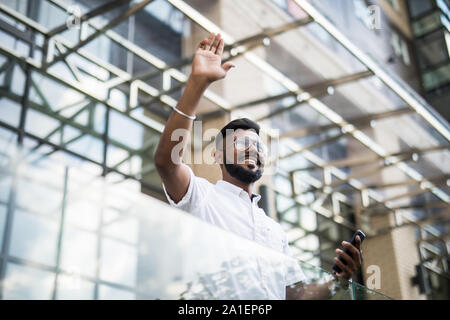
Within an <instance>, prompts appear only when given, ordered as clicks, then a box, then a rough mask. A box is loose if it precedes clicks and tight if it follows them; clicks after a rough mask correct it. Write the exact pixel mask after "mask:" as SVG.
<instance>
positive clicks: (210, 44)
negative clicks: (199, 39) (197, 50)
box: [205, 32, 215, 50]
mask: <svg viewBox="0 0 450 320" xmlns="http://www.w3.org/2000/svg"><path fill="white" fill-rule="evenodd" d="M214 36H215V34H214V33H212V32H211V33H210V34H209V37H208V39H207V40H208V42H207V43H206V46H205V50H211V46H212V44H213V42H214Z"/></svg>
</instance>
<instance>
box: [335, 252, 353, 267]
mask: <svg viewBox="0 0 450 320" xmlns="http://www.w3.org/2000/svg"><path fill="white" fill-rule="evenodd" d="M336 253H337V254H338V255H340V256H341V257H342V259H344V260H345V262H347V265H348V266H349V268H350V269H352V270H353V269H356V266H355V262H354V261H353V259H352V257H350V256H349V255H348V254H346V253H345V252H344V251H342V250H341V249H336Z"/></svg>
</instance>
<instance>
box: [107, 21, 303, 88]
mask: <svg viewBox="0 0 450 320" xmlns="http://www.w3.org/2000/svg"><path fill="white" fill-rule="evenodd" d="M310 22H312V19H311V18H310V17H307V18H303V19H299V20H295V21H292V22H289V23H286V24H284V25H281V26H278V27H274V28H267V29H264V31H263V32H260V33H257V34H255V35H252V36H249V37H246V38H243V39H241V40H238V41H236V42H234V43H232V44H226V45H225V46H224V52H227V51H230V50H231V49H233V48H237V47H239V46H243V45H247V44H248V43H252V42H261V41H262V40H264V38H270V37H275V36H277V35H279V34H281V33H284V32H286V31H289V30H293V29H296V28H298V27H301V26H305V25H307V24H308V23H310ZM261 45H262V44H258V45H257V46H261ZM255 47H256V46H251V48H252V49H253V48H255ZM248 49H250V48H247V50H245V51H248ZM245 51H243V52H239V53H238V54H236V55H234V56H231V55H230V57H229V58H228V59H225V60H224V61H223V62H226V61H229V60H231V59H235V58H237V57H238V56H239V55H241V54H242V53H244V52H245ZM193 59H194V55H192V56H190V57H187V58H183V59H181V60H180V61H177V62H175V63H172V64H170V65H167V66H165V67H163V68H157V69H158V70H156V71H153V70H152V71H146V72H143V73H141V74H137V75H136V76H134V77H132V78H130V79H129V80H126V81H122V82H119V83H117V84H115V85H118V84H120V83H124V82H132V81H135V80H148V79H151V78H153V77H156V76H158V75H160V74H161V73H163V72H165V71H168V70H170V69H179V68H182V67H185V66H187V65H189V64H191V63H192V60H193Z"/></svg>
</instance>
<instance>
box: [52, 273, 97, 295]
mask: <svg viewBox="0 0 450 320" xmlns="http://www.w3.org/2000/svg"><path fill="white" fill-rule="evenodd" d="M93 298H94V283H93V282H89V281H85V280H82V279H81V278H80V277H79V276H78V275H77V274H75V273H71V274H70V275H66V274H59V275H58V283H57V291H56V299H58V300H80V299H81V300H91V299H93Z"/></svg>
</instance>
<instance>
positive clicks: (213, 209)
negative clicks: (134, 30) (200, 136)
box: [155, 33, 362, 299]
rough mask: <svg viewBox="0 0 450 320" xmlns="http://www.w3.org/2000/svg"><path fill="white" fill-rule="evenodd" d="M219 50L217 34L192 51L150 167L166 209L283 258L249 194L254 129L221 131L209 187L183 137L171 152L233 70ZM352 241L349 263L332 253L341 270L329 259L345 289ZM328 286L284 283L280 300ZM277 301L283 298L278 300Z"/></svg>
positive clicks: (255, 170)
mask: <svg viewBox="0 0 450 320" xmlns="http://www.w3.org/2000/svg"><path fill="white" fill-rule="evenodd" d="M223 48H224V41H223V39H221V36H220V34H217V35H215V34H214V33H211V34H210V36H209V38H207V39H204V40H203V41H202V42H201V43H200V45H199V46H198V48H197V50H196V52H195V55H194V60H193V62H192V73H191V75H190V77H189V80H188V82H187V84H186V88H185V91H184V93H183V95H182V97H181V99H180V101H179V103H178V105H177V107H176V108H174V111H175V112H173V113H172V115H171V116H170V117H169V120H168V121H167V124H166V126H165V128H164V131H163V133H162V135H161V139H160V141H159V144H158V147H157V150H156V153H155V165H156V168H157V170H158V172H159V174H160V176H161V178H162V181H163V187H164V191H165V193H166V196H167V198H168V200H169V202H170V203H171V205H173V206H175V207H178V208H181V209H184V210H186V211H188V212H190V213H192V214H194V215H195V216H197V217H199V218H201V219H203V220H205V221H207V222H210V223H212V224H215V225H217V226H219V227H221V228H223V229H225V230H228V231H231V232H234V233H236V234H238V235H240V236H242V237H245V238H247V239H252V240H254V241H256V242H258V243H260V244H262V245H265V246H268V247H271V248H272V249H275V250H277V251H279V252H282V253H285V254H289V246H288V243H287V237H286V234H285V232H284V231H283V230H282V228H281V226H280V225H279V224H278V223H277V222H275V221H274V220H272V219H271V218H269V217H267V216H266V215H265V214H264V211H263V210H262V209H260V208H258V206H257V202H258V201H259V199H260V196H259V195H255V194H254V193H253V188H254V183H255V182H256V181H257V180H258V179H259V178H261V176H262V173H263V170H264V160H265V156H264V154H265V147H264V144H263V143H262V142H261V139H260V138H259V125H258V124H256V123H255V122H253V121H251V120H249V119H238V120H235V121H232V122H230V123H229V124H228V125H227V126H225V127H224V128H223V129H222V130H221V132H220V134H219V135H218V136H217V138H216V152H215V155H214V157H215V160H216V162H217V163H218V164H219V165H220V168H221V170H222V176H223V179H222V180H220V181H219V182H217V184H215V185H213V184H211V183H209V182H208V181H207V180H205V179H202V178H199V177H196V176H195V175H194V174H193V172H192V170H191V169H190V168H189V167H188V166H187V165H185V164H183V163H182V161H181V158H182V155H183V151H184V147H185V145H186V140H187V139H186V137H185V138H184V139H183V144H184V145H183V147H182V149H181V150H179V149H176V148H175V146H176V145H178V143H179V141H177V140H175V139H172V134H173V133H174V132H175V131H176V130H180V129H184V130H185V132H189V131H190V130H191V128H192V122H193V120H194V119H195V114H196V109H197V105H198V103H199V100H200V98H201V97H202V95H203V93H204V92H205V90H206V89H207V88H208V86H209V85H210V84H211V83H213V82H214V81H217V80H220V79H223V78H225V76H226V74H227V72H228V71H229V70H230V69H231V68H233V67H235V66H234V65H233V64H232V63H231V62H226V63H224V64H223V65H222V53H223ZM174 140H175V141H174ZM174 150H178V151H179V152H174ZM356 240H357V243H356V246H353V245H351V244H350V243H348V242H343V246H344V247H345V248H348V249H349V250H350V252H351V253H352V257H350V256H349V255H347V254H346V253H345V252H343V251H342V250H340V249H336V252H337V254H338V255H339V256H341V257H342V258H343V259H344V261H345V262H346V264H344V263H342V262H341V261H340V260H338V259H337V258H335V259H334V261H335V263H336V264H337V265H338V266H339V267H340V268H341V270H342V272H341V273H340V274H335V277H336V280H335V281H336V282H337V283H346V281H347V280H348V279H350V278H351V277H352V275H353V274H354V273H355V272H356V271H357V270H358V268H359V267H360V265H361V259H362V255H361V251H360V244H361V242H360V239H359V237H357V239H356ZM299 280H302V279H299ZM333 284H334V282H333V281H332V282H329V283H325V284H322V285H320V284H308V285H306V284H305V283H304V282H303V281H299V282H297V283H296V284H294V285H291V283H286V292H285V294H286V298H288V299H317V298H319V299H326V298H328V297H329V296H330V289H329V288H330V287H331V286H332V285H333ZM283 293H284V292H283ZM278 296H279V297H280V295H278ZM281 298H284V294H283V296H281Z"/></svg>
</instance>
